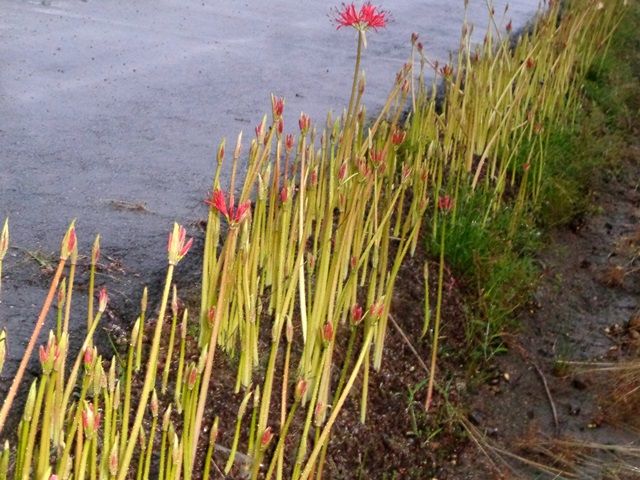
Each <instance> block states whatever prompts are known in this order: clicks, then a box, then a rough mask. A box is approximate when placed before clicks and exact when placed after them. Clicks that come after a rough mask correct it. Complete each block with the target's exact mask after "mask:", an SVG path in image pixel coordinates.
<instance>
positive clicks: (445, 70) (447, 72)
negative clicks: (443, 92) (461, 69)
mask: <svg viewBox="0 0 640 480" xmlns="http://www.w3.org/2000/svg"><path fill="white" fill-rule="evenodd" d="M440 73H442V76H443V77H445V78H449V77H450V76H451V75H452V74H453V67H452V66H451V65H449V64H446V65H445V66H444V67H442V68H441V69H440Z"/></svg>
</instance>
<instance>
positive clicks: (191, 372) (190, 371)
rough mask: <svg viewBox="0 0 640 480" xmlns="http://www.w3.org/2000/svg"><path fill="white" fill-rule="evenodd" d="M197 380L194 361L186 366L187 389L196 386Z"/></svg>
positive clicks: (196, 369)
mask: <svg viewBox="0 0 640 480" xmlns="http://www.w3.org/2000/svg"><path fill="white" fill-rule="evenodd" d="M197 380H198V368H197V367H196V364H195V363H194V362H191V363H190V364H189V367H188V368H187V388H188V389H189V391H191V390H193V387H195V386H196V381H197Z"/></svg>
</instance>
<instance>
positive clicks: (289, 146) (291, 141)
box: [284, 133, 294, 152]
mask: <svg viewBox="0 0 640 480" xmlns="http://www.w3.org/2000/svg"><path fill="white" fill-rule="evenodd" d="M293 144H294V139H293V135H292V134H290V133H289V134H287V136H286V137H285V138H284V148H286V149H287V152H290V151H291V149H292V148H293Z"/></svg>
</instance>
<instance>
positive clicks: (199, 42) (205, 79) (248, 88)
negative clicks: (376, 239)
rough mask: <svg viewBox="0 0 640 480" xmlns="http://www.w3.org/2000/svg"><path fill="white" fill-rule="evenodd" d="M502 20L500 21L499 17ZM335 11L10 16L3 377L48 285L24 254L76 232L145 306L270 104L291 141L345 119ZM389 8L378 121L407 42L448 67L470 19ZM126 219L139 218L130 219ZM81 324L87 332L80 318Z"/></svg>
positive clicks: (167, 1) (372, 67)
mask: <svg viewBox="0 0 640 480" xmlns="http://www.w3.org/2000/svg"><path fill="white" fill-rule="evenodd" d="M495 4H496V11H497V12H499V16H500V13H501V12H502V10H503V9H504V4H505V3H504V2H503V1H496V2H495ZM334 5H336V3H334V2H324V1H309V0H271V1H268V2H266V1H260V0H250V1H242V2H236V1H218V2H211V1H209V2H202V1H192V0H159V1H158V0H155V1H150V0H136V1H134V2H131V1H123V0H100V1H98V0H89V1H87V2H83V1H66V0H60V1H57V0H53V1H52V2H51V4H50V5H43V4H41V3H40V2H39V1H25V0H0V219H3V218H4V217H5V216H8V217H9V218H10V224H11V235H12V246H14V247H17V248H13V249H12V250H11V251H10V255H9V258H8V259H7V262H6V265H5V270H4V281H3V290H2V293H1V297H0V301H1V303H0V327H6V328H7V329H8V331H9V336H10V345H11V346H12V348H11V349H10V352H9V360H10V365H9V368H8V369H5V377H6V376H7V375H8V374H10V372H11V370H12V366H11V365H12V364H13V365H15V363H14V362H15V359H16V358H19V355H20V354H21V350H22V346H21V345H23V344H24V343H23V342H26V339H27V338H28V335H29V333H30V332H31V329H32V325H33V321H34V319H35V318H36V316H37V312H38V309H39V307H40V305H41V303H42V300H43V299H44V296H45V293H46V287H47V284H48V281H49V278H50V275H48V274H46V273H45V274H43V273H42V272H41V268H40V267H41V265H40V264H39V263H38V262H37V261H36V260H35V259H34V255H31V254H28V253H27V251H29V252H31V253H32V254H35V257H43V258H45V259H46V254H54V256H55V255H56V252H57V251H58V246H59V241H60V238H61V237H62V234H63V233H64V231H65V229H66V226H67V225H68V222H69V221H70V219H72V218H77V219H78V220H77V228H78V235H79V240H80V247H81V250H82V252H83V253H84V254H87V253H88V251H89V248H90V244H91V242H92V240H93V237H94V236H95V234H97V233H100V234H101V235H102V239H103V241H102V248H103V252H104V253H105V254H106V255H108V256H109V257H110V258H111V259H112V260H114V261H116V263H115V264H114V265H115V266H114V269H113V270H112V271H111V272H109V274H108V275H107V274H105V275H102V276H101V278H100V280H99V281H100V283H106V284H107V285H108V286H109V289H110V291H111V293H112V296H113V298H114V302H115V303H117V302H118V301H119V302H120V303H121V304H123V305H129V306H131V305H135V304H136V303H137V301H138V298H139V295H140V285H141V283H143V282H147V281H152V282H153V281H157V279H158V277H159V275H160V274H161V272H162V271H163V269H164V265H165V247H166V243H165V242H166V234H167V232H168V230H169V227H170V225H171V222H173V221H174V220H177V221H179V222H181V223H184V224H189V223H190V222H194V221H196V220H198V219H201V218H203V217H204V216H205V214H206V209H205V207H204V205H203V203H202V199H203V198H204V197H205V195H206V193H207V190H208V189H209V187H210V183H211V176H212V173H213V165H214V155H215V150H216V147H217V144H218V142H219V141H220V139H221V138H222V137H227V138H228V139H229V143H231V144H233V143H234V139H235V136H236V135H237V133H238V132H239V131H240V130H244V132H245V135H246V136H251V135H253V129H254V126H255V125H256V124H257V123H258V122H259V121H260V119H261V117H262V115H263V114H264V113H268V112H269V111H270V104H269V94H270V93H271V92H273V93H275V94H277V95H280V96H284V97H285V98H286V108H285V114H286V115H285V130H288V131H294V132H295V128H296V127H297V121H296V120H297V116H298V115H299V113H300V111H302V110H304V111H305V112H307V113H309V114H310V115H311V116H312V119H314V120H316V121H322V120H323V119H324V118H325V116H326V113H327V112H328V111H329V110H333V111H340V110H341V109H342V108H343V107H344V106H345V105H346V103H347V101H348V94H349V89H350V82H351V75H352V69H353V61H354V54H355V48H354V47H355V42H354V40H355V35H354V33H353V31H351V30H349V29H342V30H339V31H336V29H335V26H334V25H332V24H331V23H330V20H329V15H330V13H331V8H332V7H333V6H334ZM510 5H511V6H510V9H509V12H508V13H507V15H506V20H505V22H504V23H506V21H508V19H513V24H514V27H515V28H517V27H518V26H520V25H522V24H523V23H524V22H526V21H527V20H528V19H530V18H531V16H532V15H533V14H534V13H535V10H536V8H537V1H536V0H516V1H512V2H510ZM383 6H384V7H385V8H387V9H389V10H390V11H391V13H392V16H393V19H394V20H393V22H392V23H391V24H390V25H389V26H388V28H386V29H385V30H383V31H380V32H378V33H373V32H372V33H370V34H369V35H368V39H369V48H368V49H367V50H366V53H365V57H364V61H363V68H364V69H365V71H366V76H367V91H366V94H365V103H366V105H367V107H368V111H370V112H371V111H375V110H376V109H378V108H379V107H380V106H381V103H382V101H383V100H384V98H385V95H386V92H387V91H388V90H389V88H390V86H391V84H392V82H393V79H394V75H395V72H396V71H397V70H398V69H399V68H400V66H401V65H402V64H403V62H405V61H406V59H407V57H408V55H409V52H410V43H409V37H410V34H411V32H418V33H419V34H420V36H421V40H422V42H423V43H424V46H425V50H426V52H427V54H428V55H429V57H430V58H432V59H440V60H441V61H442V60H446V59H447V58H448V52H449V51H450V50H455V49H456V47H457V41H458V38H459V32H460V29H461V25H462V19H463V1H462V0H456V1H449V0H430V1H415V0H414V1H410V0H394V1H387V2H385V3H384V5H383ZM485 12H486V6H485V2H484V1H481V0H471V1H470V10H469V19H470V21H471V22H472V23H474V24H476V33H477V38H479V39H481V38H482V34H483V31H484V28H483V27H484V26H485V25H486V23H487V19H486V14H485ZM123 202H124V203H123ZM129 204H141V205H144V209H145V210H144V211H137V210H130V209H128V208H122V207H123V205H125V206H126V205H129ZM192 230H194V229H193V228H192ZM119 266H122V267H123V269H124V271H126V272H128V273H127V275H125V276H123V275H121V274H120V273H118V268H115V267H119ZM78 298H81V297H80V295H78ZM82 302H83V304H84V298H82ZM76 316H77V317H79V318H80V320H76V323H75V324H76V325H79V324H83V323H84V313H83V312H82V308H81V307H80V306H78V307H77V308H76ZM129 320H133V318H131V319H129Z"/></svg>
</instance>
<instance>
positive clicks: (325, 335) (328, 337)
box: [322, 322, 333, 342]
mask: <svg viewBox="0 0 640 480" xmlns="http://www.w3.org/2000/svg"><path fill="white" fill-rule="evenodd" d="M322 339H323V340H324V341H325V342H331V341H332V340H333V324H332V323H331V322H327V323H325V324H324V327H322Z"/></svg>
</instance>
